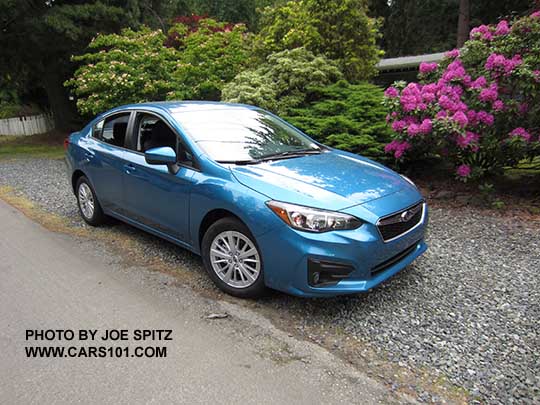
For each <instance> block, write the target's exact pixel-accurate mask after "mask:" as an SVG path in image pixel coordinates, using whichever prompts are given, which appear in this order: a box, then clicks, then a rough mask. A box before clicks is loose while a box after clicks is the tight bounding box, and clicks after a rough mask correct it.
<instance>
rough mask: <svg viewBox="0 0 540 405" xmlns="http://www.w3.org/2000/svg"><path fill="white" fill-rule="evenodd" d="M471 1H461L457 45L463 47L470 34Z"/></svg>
mask: <svg viewBox="0 0 540 405" xmlns="http://www.w3.org/2000/svg"><path fill="white" fill-rule="evenodd" d="M469 19H470V3H469V0H460V1H459V17H458V29H457V47H458V48H461V47H462V46H463V44H464V43H465V41H466V40H467V38H468V36H469Z"/></svg>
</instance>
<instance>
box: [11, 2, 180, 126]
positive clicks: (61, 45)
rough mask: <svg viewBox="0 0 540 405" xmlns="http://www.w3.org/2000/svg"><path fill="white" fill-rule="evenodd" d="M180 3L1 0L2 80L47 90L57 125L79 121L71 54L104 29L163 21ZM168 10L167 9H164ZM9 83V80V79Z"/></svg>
mask: <svg viewBox="0 0 540 405" xmlns="http://www.w3.org/2000/svg"><path fill="white" fill-rule="evenodd" d="M178 3H179V2H175V1H172V2H171V1H167V0H154V1H152V2H148V1H144V0H108V1H99V0H69V1H68V0H0V9H1V10H2V15H1V16H0V48H1V49H2V58H1V59H0V77H1V78H2V80H3V81H4V82H3V83H0V86H1V87H2V88H7V87H11V88H12V87H16V88H17V89H18V91H19V92H21V93H23V92H25V91H26V92H32V93H33V92H36V90H38V89H43V91H44V92H45V93H46V95H47V99H48V102H49V105H50V107H51V109H52V112H53V114H54V118H55V123H56V126H57V127H58V128H60V129H71V128H73V127H75V126H77V125H78V123H77V121H78V116H77V113H76V110H75V106H74V104H73V102H72V101H70V100H69V94H68V92H67V90H66V89H65V88H64V86H63V82H64V81H65V80H66V79H68V78H69V77H70V76H71V75H72V74H73V70H74V69H75V67H76V66H75V65H74V64H73V63H72V62H71V61H70V58H71V55H73V54H75V53H78V52H80V51H81V50H83V49H84V48H85V47H86V45H87V44H88V42H89V41H90V40H91V39H92V38H93V37H94V36H95V35H96V34H97V33H98V32H101V33H107V32H118V31H120V29H121V28H122V27H125V26H138V25H140V24H141V23H142V22H145V23H147V24H155V25H157V26H159V25H160V20H166V19H167V16H166V15H164V14H161V15H160V13H162V12H165V11H166V10H165V8H166V7H165V6H167V7H169V9H170V10H169V11H170V12H173V11H174V12H176V11H177V8H176V7H170V6H169V5H170V4H178ZM164 10H165V11H164ZM8 81H9V82H8Z"/></svg>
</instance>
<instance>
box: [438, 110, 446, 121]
mask: <svg viewBox="0 0 540 405" xmlns="http://www.w3.org/2000/svg"><path fill="white" fill-rule="evenodd" d="M446 117H448V113H447V112H446V111H439V112H438V113H437V115H435V118H437V119H438V120H442V119H445V118H446Z"/></svg>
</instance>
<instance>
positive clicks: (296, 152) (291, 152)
mask: <svg viewBox="0 0 540 405" xmlns="http://www.w3.org/2000/svg"><path fill="white" fill-rule="evenodd" d="M320 153H322V150H321V149H298V150H288V151H286V152H280V153H273V154H271V155H264V156H261V157H260V158H259V160H261V161H263V162H264V161H266V160H276V159H280V158H289V157H298V156H304V155H318V154H320Z"/></svg>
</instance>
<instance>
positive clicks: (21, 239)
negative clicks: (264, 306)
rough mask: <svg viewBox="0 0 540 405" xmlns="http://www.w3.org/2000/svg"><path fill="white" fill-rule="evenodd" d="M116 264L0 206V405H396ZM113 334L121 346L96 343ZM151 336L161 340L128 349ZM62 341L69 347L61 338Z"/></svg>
mask: <svg viewBox="0 0 540 405" xmlns="http://www.w3.org/2000/svg"><path fill="white" fill-rule="evenodd" d="M121 263H122V261H121V260H119V258H117V257H111V256H110V255H109V254H108V253H106V249H103V248H102V247H100V246H99V245H97V244H96V243H95V242H93V241H90V240H85V239H83V238H77V237H73V236H70V235H64V234H59V233H54V232H51V231H48V230H47V229H45V228H43V227H41V226H40V225H38V224H36V223H34V222H32V221H31V220H29V219H28V218H26V217H25V216H24V215H23V214H22V213H20V212H19V211H17V210H16V209H14V208H12V207H11V206H9V205H7V204H6V203H4V202H3V201H1V200H0V364H1V367H0V402H1V403H12V404H16V403H25V404H30V403H76V402H77V403H115V404H117V403H130V404H132V403H160V404H162V403H190V404H195V403H257V404H266V403H272V404H277V403H310V404H313V403H361V404H370V403H390V402H403V401H406V400H407V398H405V397H396V396H395V395H394V394H390V393H389V391H388V390H387V388H386V387H385V386H383V385H382V384H380V383H379V382H376V381H374V380H372V379H370V378H368V377H367V376H365V375H364V374H363V373H362V372H360V371H358V370H356V369H354V368H352V367H351V366H349V365H348V364H345V363H344V362H342V361H341V360H340V359H339V358H337V357H336V356H334V355H333V354H332V353H330V352H327V351H326V350H324V349H322V348H321V347H319V346H317V345H314V344H311V343H307V342H304V341H301V340H297V339H296V338H294V337H292V336H290V335H288V334H286V333H284V332H281V331H280V330H277V329H276V328H274V327H273V326H272V325H271V324H270V323H269V322H268V321H266V320H265V319H264V318H261V317H260V315H257V314H256V313H254V312H252V311H250V310H249V309H246V308H244V307H243V306H240V305H235V304H234V303H231V302H218V301H214V300H212V299H210V298H205V297H202V296H200V295H198V294H197V293H195V292H193V291H192V290H190V289H189V288H187V287H185V286H182V285H181V284H180V283H179V282H178V281H177V280H175V279H174V277H172V276H169V275H166V274H162V273H156V272H149V271H146V270H145V269H143V268H133V267H126V266H125V265H122V264H121ZM224 314H226V317H225V318H220V317H219V316H225V315H224ZM216 315H219V316H216ZM212 318H213V319H212ZM56 330H61V331H62V332H55V331H56ZM81 330H97V332H96V335H95V338H96V340H94V341H91V340H86V341H81V340H79V339H78V337H79V333H81V332H80V331H81ZM120 330H125V331H126V332H120V333H125V334H126V337H127V340H120V341H113V342H111V341H104V340H102V337H103V336H104V335H105V334H111V331H112V333H113V335H114V334H116V333H117V332H116V331H120ZM157 330H163V331H170V333H169V332H163V333H161V335H162V336H161V338H162V340H159V336H158V335H159V333H157V332H154V336H152V337H153V338H154V339H153V340H152V337H149V338H148V339H146V340H144V341H143V340H136V336H138V337H139V338H140V337H141V335H142V334H143V333H144V331H150V332H148V333H151V331H157ZM44 331H48V332H44ZM51 331H53V332H51ZM66 331H67V332H66ZM69 331H73V334H74V336H75V337H74V338H73V339H72V340H65V339H66V338H67V339H69V338H70V337H71V336H70V332H69ZM136 331H139V332H136ZM167 335H168V336H167ZM165 337H168V338H169V339H172V340H164V339H165ZM46 338H51V340H43V339H46ZM39 347H45V348H46V347H63V348H64V349H63V350H64V352H63V353H64V356H62V357H53V356H52V354H51V353H49V355H48V357H47V356H46V355H44V354H42V355H41V356H38V357H31V355H29V354H28V353H29V352H28V350H29V349H28V348H35V349H32V350H41V349H37V348H39ZM90 347H96V349H90ZM156 347H165V348H166V357H159V358H157V357H144V356H143V357H133V356H136V355H135V351H136V350H140V351H139V352H138V354H137V356H138V355H140V354H141V353H143V354H145V353H149V354H154V356H156V349H155V348H156ZM69 348H73V349H69ZM100 348H103V349H100ZM116 348H121V349H120V352H118V351H117V349H116ZM137 348H142V349H137ZM148 348H150V349H148ZM68 349H69V350H71V352H70V354H69V355H68V354H66V353H67V352H66V351H67V350H68ZM92 350H96V353H100V352H99V350H103V351H104V353H105V355H104V356H103V357H100V356H98V355H97V354H94V355H92V354H89V353H91V351H92ZM107 350H108V351H110V352H112V353H116V355H114V356H110V355H109V352H108V351H107ZM145 350H147V351H148V352H146V351H145ZM81 353H82V354H81ZM34 354H35V352H34ZM102 354H103V353H102ZM162 354H163V353H162ZM29 356H30V357H29Z"/></svg>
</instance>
